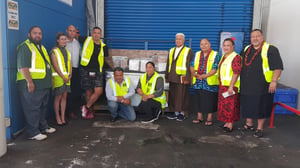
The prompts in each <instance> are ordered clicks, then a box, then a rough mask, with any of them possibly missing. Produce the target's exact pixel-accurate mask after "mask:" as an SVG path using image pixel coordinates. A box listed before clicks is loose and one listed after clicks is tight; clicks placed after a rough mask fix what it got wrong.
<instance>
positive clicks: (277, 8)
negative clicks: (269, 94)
mask: <svg viewBox="0 0 300 168" xmlns="http://www.w3.org/2000/svg"><path fill="white" fill-rule="evenodd" d="M267 21H268V22H267V23H266V22H263V23H262V27H264V28H266V30H265V31H266V33H264V34H265V39H266V41H267V42H269V43H270V44H273V45H275V46H276V47H278V49H279V52H280V55H281V57H282V60H283V64H284V71H283V73H282V75H281V79H280V83H282V84H285V85H287V86H291V87H293V88H297V89H298V91H300V1H299V0H271V3H270V13H269V18H268V20H267ZM299 106H300V98H299V96H298V109H300V107H299Z"/></svg>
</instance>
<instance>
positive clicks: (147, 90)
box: [140, 72, 166, 108]
mask: <svg viewBox="0 0 300 168" xmlns="http://www.w3.org/2000/svg"><path fill="white" fill-rule="evenodd" d="M158 77H160V76H159V75H158V74H157V72H154V74H153V76H152V77H151V79H149V81H148V82H146V80H147V73H145V74H143V75H141V77H140V83H141V89H142V91H143V94H145V95H150V94H153V93H154V92H155V86H156V81H157V78H158ZM141 98H142V97H141ZM153 100H155V101H157V102H159V103H160V104H161V107H162V108H165V107H166V94H165V91H163V93H162V95H161V96H159V97H154V98H153Z"/></svg>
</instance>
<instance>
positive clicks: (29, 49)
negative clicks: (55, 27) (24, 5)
mask: <svg viewBox="0 0 300 168" xmlns="http://www.w3.org/2000/svg"><path fill="white" fill-rule="evenodd" d="M66 33H67V34H65V33H62V32H58V33H57V35H56V45H55V47H53V49H52V50H51V52H50V56H49V55H48V52H47V50H46V48H45V47H44V46H43V45H42V43H41V41H42V37H43V34H42V30H41V28H40V27H39V26H33V27H31V28H30V29H29V32H28V39H27V40H25V41H24V42H22V43H21V44H20V45H18V47H17V68H18V71H17V88H18V90H19V94H20V101H21V104H22V108H23V111H24V116H25V122H26V123H25V128H26V133H27V136H28V138H29V139H34V140H43V139H46V138H47V135H46V133H54V132H55V131H56V129H55V128H51V127H49V126H48V124H47V121H46V119H45V115H46V112H47V109H48V102H49V98H50V93H52V95H53V96H54V111H55V117H56V122H57V125H58V126H63V125H66V124H67V121H66V118H65V112H66V108H69V111H71V113H70V116H73V117H75V115H74V113H73V112H74V110H75V109H76V108H78V109H79V108H80V109H81V111H82V117H84V118H87V119H91V118H93V111H92V110H91V106H92V105H93V104H94V103H95V102H96V101H97V99H98V98H99V96H100V95H101V94H102V92H103V86H104V85H103V79H104V78H103V65H104V57H107V56H108V48H107V47H106V45H105V44H104V43H103V42H102V40H101V37H102V34H101V29H100V28H99V27H94V28H93V30H92V33H91V35H92V36H88V37H83V36H80V37H77V36H76V29H75V27H74V26H73V25H69V26H68V28H67V30H66ZM80 43H83V47H82V50H81V47H80ZM80 52H81V53H80ZM80 57H81V58H80ZM80 86H81V88H82V89H83V90H85V98H86V103H85V104H84V105H83V106H81V107H79V106H80V99H81V98H80V96H81V92H80ZM50 88H52V92H50ZM71 90H72V92H71ZM68 94H71V95H70V96H68ZM68 97H69V98H70V100H69V101H68V103H67V98H68Z"/></svg>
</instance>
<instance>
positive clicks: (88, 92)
mask: <svg viewBox="0 0 300 168" xmlns="http://www.w3.org/2000/svg"><path fill="white" fill-rule="evenodd" d="M92 94H93V90H86V91H85V101H86V103H88V102H89V100H90V98H91V96H92Z"/></svg>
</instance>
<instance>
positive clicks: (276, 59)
mask: <svg viewBox="0 0 300 168" xmlns="http://www.w3.org/2000/svg"><path fill="white" fill-rule="evenodd" d="M247 50H249V48H248V49H247ZM256 51H257V50H255V49H254V48H253V47H251V49H250V52H249V55H248V57H247V60H245V59H246V58H245V55H246V52H247V51H242V53H241V56H242V58H243V66H242V72H241V85H240V89H241V92H240V93H241V94H244V95H262V94H267V93H268V89H269V83H267V82H266V80H265V76H264V73H263V69H262V58H261V51H260V52H259V53H258V54H257V55H256V57H255V58H254V60H253V62H252V63H251V64H250V65H249V66H246V65H245V61H247V63H250V60H251V59H252V57H253V55H254V54H255V53H256ZM267 56H268V62H269V67H270V69H271V70H275V69H283V63H282V60H281V57H280V54H279V51H278V49H277V48H276V47H275V46H272V45H270V47H269V49H268V53H267Z"/></svg>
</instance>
